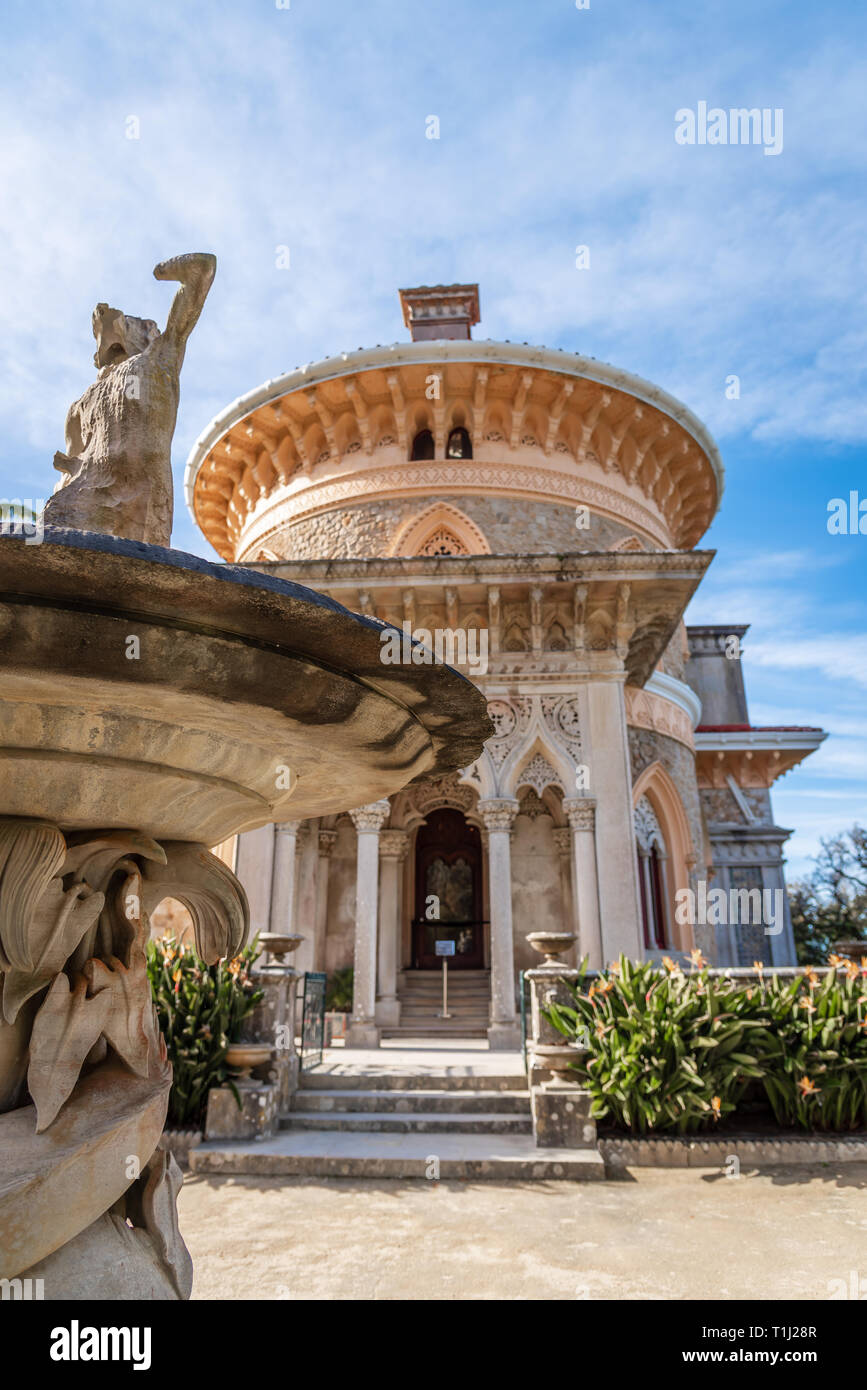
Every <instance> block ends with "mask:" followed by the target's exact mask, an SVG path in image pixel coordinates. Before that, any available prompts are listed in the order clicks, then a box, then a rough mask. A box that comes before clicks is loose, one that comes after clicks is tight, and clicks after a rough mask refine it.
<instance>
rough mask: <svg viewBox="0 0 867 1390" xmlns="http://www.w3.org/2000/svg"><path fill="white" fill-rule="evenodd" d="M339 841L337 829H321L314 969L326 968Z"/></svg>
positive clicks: (317, 871)
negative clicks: (330, 892)
mask: <svg viewBox="0 0 867 1390" xmlns="http://www.w3.org/2000/svg"><path fill="white" fill-rule="evenodd" d="M336 843H337V831H336V830H320V831H319V845H318V848H319V863H318V865H317V868H316V926H315V930H314V935H313V969H314V970H324V969H325V963H326V953H325V940H326V937H327V935H328V878H329V873H330V869H331V856H332V854H333V853H334V846H335V845H336Z"/></svg>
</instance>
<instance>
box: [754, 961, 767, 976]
mask: <svg viewBox="0 0 867 1390" xmlns="http://www.w3.org/2000/svg"><path fill="white" fill-rule="evenodd" d="M764 968H765V962H764V961H763V960H754V961H753V969H754V970H757V971H758V973H759V974H760V975H761V974H762V972H763V971H764Z"/></svg>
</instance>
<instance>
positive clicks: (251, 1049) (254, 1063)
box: [226, 1042, 274, 1082]
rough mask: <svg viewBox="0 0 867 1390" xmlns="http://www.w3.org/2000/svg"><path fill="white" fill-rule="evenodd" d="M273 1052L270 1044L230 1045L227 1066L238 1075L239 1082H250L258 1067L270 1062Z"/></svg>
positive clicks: (240, 1043) (227, 1051)
mask: <svg viewBox="0 0 867 1390" xmlns="http://www.w3.org/2000/svg"><path fill="white" fill-rule="evenodd" d="M273 1050H274V1049H273V1048H272V1047H271V1046H270V1044H269V1043H256V1042H239V1043H230V1044H229V1046H228V1048H227V1049H226V1065H227V1066H229V1067H231V1068H232V1070H233V1071H234V1072H236V1073H237V1077H238V1080H239V1081H242V1082H243V1081H249V1080H250V1078H251V1073H252V1072H253V1070H254V1069H255V1068H256V1067H261V1066H264V1064H265V1063H266V1062H270V1060H271V1055H272V1052H273Z"/></svg>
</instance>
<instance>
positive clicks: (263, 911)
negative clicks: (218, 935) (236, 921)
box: [235, 825, 277, 938]
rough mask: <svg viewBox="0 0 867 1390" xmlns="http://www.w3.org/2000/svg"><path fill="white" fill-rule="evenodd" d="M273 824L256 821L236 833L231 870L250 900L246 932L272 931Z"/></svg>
mask: <svg viewBox="0 0 867 1390" xmlns="http://www.w3.org/2000/svg"><path fill="white" fill-rule="evenodd" d="M275 842H276V836H275V834H274V827H273V825H260V826H259V828H258V830H246V831H245V832H244V834H243V835H239V836H238V853H237V857H236V863H235V873H236V874H237V876H238V878H239V879H240V881H241V883H242V884H243V885H244V891H245V893H246V894H247V901H248V903H249V904H250V936H251V938H252V937H253V936H255V934H256V932H260V931H276V930H277V928H276V927H272V926H271V885H272V882H273V877H274V848H275Z"/></svg>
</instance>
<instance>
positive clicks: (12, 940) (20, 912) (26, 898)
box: [0, 820, 66, 971]
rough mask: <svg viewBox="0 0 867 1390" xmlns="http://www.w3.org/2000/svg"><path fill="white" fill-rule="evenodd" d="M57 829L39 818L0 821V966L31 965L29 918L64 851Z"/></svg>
mask: <svg viewBox="0 0 867 1390" xmlns="http://www.w3.org/2000/svg"><path fill="white" fill-rule="evenodd" d="M65 848H66V847H65V844H64V840H63V836H62V835H61V833H60V831H59V830H58V829H57V828H56V826H53V825H45V824H43V823H42V822H41V821H25V820H4V821H2V822H0V968H2V969H3V970H7V969H9V968H10V967H11V968H13V969H16V970H24V971H29V970H32V969H33V965H34V957H33V954H32V950H31V946H32V943H31V940H30V931H29V927H30V918H31V915H32V913H33V910H34V908H35V907H36V904H37V903H38V901H39V899H40V897H41V896H42V894H43V892H44V890H45V888H46V887H47V885H48V883H49V882H50V880H51V879H53V878H55V877H56V875H57V874H58V872H59V871H60V866H61V864H62V863H63V856H64V853H65Z"/></svg>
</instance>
